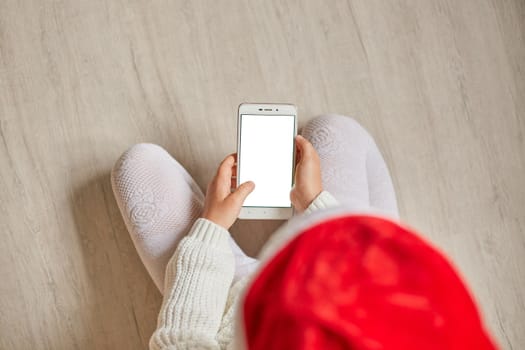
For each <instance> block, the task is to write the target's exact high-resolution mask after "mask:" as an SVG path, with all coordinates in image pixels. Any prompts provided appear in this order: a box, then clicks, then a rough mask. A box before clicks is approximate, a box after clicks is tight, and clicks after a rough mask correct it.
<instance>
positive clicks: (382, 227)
mask: <svg viewBox="0 0 525 350" xmlns="http://www.w3.org/2000/svg"><path fill="white" fill-rule="evenodd" d="M242 314H243V319H244V333H245V339H246V347H247V348H248V349H249V350H263V349H264V350H268V349H271V350H281V349H287V350H289V349H359V350H372V349H374V350H375V349H403V350H411V349H414V350H415V349H417V350H421V349H425V350H432V349H439V350H443V349H458V350H459V349H462V350H465V349H476V350H485V349H495V348H496V347H495V345H494V343H493V342H492V341H491V339H490V336H489V335H488V333H487V332H486V330H485V329H484V328H483V325H482V322H481V320H480V315H479V313H478V310H477V309H476V306H475V305H474V302H473V300H472V297H471V296H470V295H469V293H468V291H467V289H466V288H465V285H464V284H463V282H462V281H461V279H460V277H458V274H457V273H456V271H455V270H454V268H453V267H452V266H451V264H450V263H449V262H448V261H447V259H445V258H444V256H443V255H442V254H441V253H439V252H438V251H437V250H436V249H435V248H433V247H432V246H430V245H429V244H428V243H426V242H425V241H424V240H422V239H421V238H420V236H419V235H418V234H416V233H414V232H413V231H411V230H410V229H408V228H405V227H402V226H400V225H399V224H397V223H395V222H393V221H390V220H385V219H382V218H378V217H373V216H343V217H338V218H332V219H330V220H327V221H324V222H322V223H320V224H317V225H315V226H313V227H311V228H309V229H307V230H305V231H304V232H302V233H301V234H300V235H298V236H296V237H295V238H294V239H293V240H291V241H290V242H289V243H288V244H287V245H286V246H285V247H284V248H282V249H281V250H280V251H279V252H278V253H277V254H276V255H274V256H273V258H272V259H271V260H270V261H268V262H267V263H266V264H265V266H264V267H263V268H262V270H261V271H260V273H259V274H258V276H257V277H256V279H255V280H254V281H253V283H252V285H251V287H250V288H249V290H248V291H247V293H246V295H245V299H244V303H243V309H242Z"/></svg>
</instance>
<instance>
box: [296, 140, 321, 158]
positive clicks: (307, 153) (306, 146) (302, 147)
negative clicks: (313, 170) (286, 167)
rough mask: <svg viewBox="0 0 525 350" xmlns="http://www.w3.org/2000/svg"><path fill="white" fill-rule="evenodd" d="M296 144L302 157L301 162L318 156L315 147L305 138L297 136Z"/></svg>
mask: <svg viewBox="0 0 525 350" xmlns="http://www.w3.org/2000/svg"><path fill="white" fill-rule="evenodd" d="M295 143H296V145H297V150H298V151H299V154H300V157H301V158H300V160H299V161H301V160H303V159H309V158H311V157H315V156H316V155H317V151H316V150H315V148H314V146H313V145H312V144H311V143H310V141H308V140H307V139H305V138H304V137H303V136H301V135H297V137H296V138H295Z"/></svg>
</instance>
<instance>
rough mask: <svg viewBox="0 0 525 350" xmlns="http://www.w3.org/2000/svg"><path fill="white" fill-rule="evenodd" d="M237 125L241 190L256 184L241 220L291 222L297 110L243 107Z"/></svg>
mask: <svg viewBox="0 0 525 350" xmlns="http://www.w3.org/2000/svg"><path fill="white" fill-rule="evenodd" d="M238 114H239V115H238V123H237V130H238V131H237V186H239V184H242V183H244V182H246V181H253V182H254V183H255V189H254V190H253V192H252V193H250V194H249V195H248V197H247V198H246V200H245V201H244V205H243V207H242V208H241V212H240V215H239V218H240V219H274V220H276V219H288V218H290V217H291V216H292V215H293V207H292V203H291V201H290V190H291V189H292V186H293V181H294V171H295V136H296V135H297V108H296V107H295V106H294V105H292V104H270V103H243V104H241V105H240V106H239V113H238Z"/></svg>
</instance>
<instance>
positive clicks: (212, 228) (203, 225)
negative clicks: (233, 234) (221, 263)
mask: <svg viewBox="0 0 525 350" xmlns="http://www.w3.org/2000/svg"><path fill="white" fill-rule="evenodd" d="M188 236H191V237H193V238H194V239H196V240H198V241H200V242H202V243H205V244H209V245H217V244H219V243H220V242H221V241H223V242H227V239H228V237H229V236H230V233H229V232H228V231H227V230H226V229H225V228H224V227H222V226H220V225H217V224H216V223H214V222H212V221H210V220H208V219H204V218H198V219H197V221H195V223H194V224H193V227H192V228H191V230H190V232H189V233H188Z"/></svg>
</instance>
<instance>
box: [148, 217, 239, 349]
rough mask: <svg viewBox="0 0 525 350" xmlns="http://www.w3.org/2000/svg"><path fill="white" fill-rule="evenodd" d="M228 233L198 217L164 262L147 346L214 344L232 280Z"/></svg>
mask: <svg viewBox="0 0 525 350" xmlns="http://www.w3.org/2000/svg"><path fill="white" fill-rule="evenodd" d="M228 237H229V233H228V231H226V230H225V229H224V228H222V227H220V226H219V225H216V224H214V223H213V222H211V221H208V220H206V219H198V220H197V221H196V222H195V224H194V225H193V227H192V228H191V230H190V232H189V233H188V235H187V236H186V237H185V238H184V239H183V240H182V241H181V242H180V243H179V246H178V247H177V249H176V250H175V253H174V254H173V257H172V258H171V260H170V261H169V263H168V266H167V267H166V277H165V282H164V300H163V302H162V307H161V310H160V313H159V317H158V320H157V329H156V330H155V332H154V333H153V335H152V337H151V339H150V343H149V345H150V349H151V350H160V349H219V344H218V343H217V341H216V335H217V332H218V331H219V327H220V323H221V318H222V314H223V312H224V307H225V304H226V299H227V297H228V290H229V287H230V284H231V282H232V279H233V273H234V268H235V262H234V257H233V253H232V251H231V248H230V245H229V242H228Z"/></svg>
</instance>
